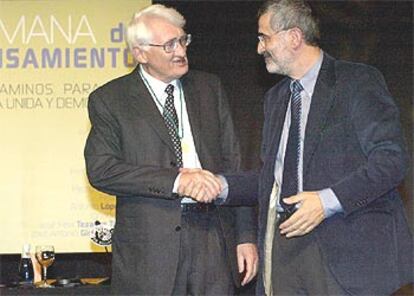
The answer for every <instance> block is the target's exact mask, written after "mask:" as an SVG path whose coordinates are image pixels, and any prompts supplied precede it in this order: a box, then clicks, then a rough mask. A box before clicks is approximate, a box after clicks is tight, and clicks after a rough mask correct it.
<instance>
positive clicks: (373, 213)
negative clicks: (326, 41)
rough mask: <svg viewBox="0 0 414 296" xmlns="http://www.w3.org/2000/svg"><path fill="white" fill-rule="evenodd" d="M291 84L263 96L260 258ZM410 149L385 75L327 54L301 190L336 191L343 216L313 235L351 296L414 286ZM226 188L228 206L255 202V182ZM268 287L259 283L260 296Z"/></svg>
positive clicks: (233, 179)
mask: <svg viewBox="0 0 414 296" xmlns="http://www.w3.org/2000/svg"><path fill="white" fill-rule="evenodd" d="M289 83H290V79H288V78H286V79H284V80H282V81H281V82H280V83H278V84H277V85H275V86H274V87H273V88H271V89H270V90H269V91H268V92H267V93H266V96H265V123H264V130H263V141H262V151H261V156H262V161H263V167H262V170H261V173H260V177H259V191H258V202H259V236H258V239H259V249H260V253H261V254H263V242H264V237H265V230H266V219H267V211H268V203H269V196H270V192H271V189H272V184H273V182H274V165H275V157H276V154H277V150H278V147H279V141H280V136H281V131H282V128H283V122H284V118H285V113H286V108H287V104H288V100H289ZM404 147H405V145H404V141H403V137H402V133H401V127H400V119H399V112H398V108H397V107H396V105H395V103H394V101H393V99H392V97H391V95H390V94H389V92H388V89H387V87H386V84H385V81H384V78H383V76H382V75H381V73H380V72H379V71H378V70H376V69H375V68H373V67H369V66H367V65H363V64H355V63H349V62H345V61H339V60H335V59H333V58H332V57H330V56H329V55H327V54H325V55H324V59H323V63H322V67H321V70H320V73H319V76H318V79H317V82H316V86H315V90H314V94H313V97H312V103H311V108H310V112H309V117H308V123H307V126H306V131H305V144H304V156H303V157H304V160H303V161H304V164H303V184H304V191H317V190H321V189H324V188H332V189H333V191H334V193H335V194H336V195H337V197H338V199H339V201H340V203H341V205H342V207H343V209H344V213H343V214H335V215H334V216H332V217H330V218H328V219H325V220H324V221H323V222H322V223H321V224H320V225H319V226H318V227H317V228H316V229H314V230H313V231H314V233H315V234H316V237H317V242H318V244H319V247H320V249H321V251H322V254H323V257H324V260H325V262H327V264H328V267H329V269H330V270H331V271H332V274H333V275H334V277H335V278H336V279H337V280H338V282H339V283H340V285H341V286H342V287H343V288H344V289H345V290H347V291H348V292H349V293H350V294H351V295H383V294H390V293H391V292H393V291H394V290H396V289H398V288H399V287H400V286H402V285H404V284H406V283H408V282H412V281H413V259H412V254H413V248H412V236H411V234H410V231H409V228H408V224H407V221H406V217H405V214H404V209H403V205H402V201H401V198H400V196H399V194H398V192H397V189H396V187H397V186H398V184H400V183H401V181H402V180H403V178H404V175H405V173H406V170H407V164H408V163H409V161H408V159H407V154H406V151H405V148H404ZM256 177H257V176H256ZM227 180H228V183H229V187H230V192H229V197H228V201H227V202H228V204H252V203H254V202H255V197H257V194H255V188H257V183H256V182H257V179H256V180H255V177H254V174H250V175H243V176H234V175H233V176H227ZM231 188H233V190H232V189H231ZM248 192H249V193H250V194H246V193H248ZM247 197H250V198H249V199H247ZM261 259H262V260H263V258H261ZM262 266H263V265H262ZM262 282H263V281H262V279H261V278H260V277H259V280H258V292H259V294H263V286H262Z"/></svg>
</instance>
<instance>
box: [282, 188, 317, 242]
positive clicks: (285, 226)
mask: <svg viewBox="0 0 414 296" xmlns="http://www.w3.org/2000/svg"><path fill="white" fill-rule="evenodd" d="M283 201H284V202H285V203H286V204H289V205H290V204H295V203H299V204H300V206H299V209H297V210H296V212H295V213H294V214H293V215H292V216H291V217H290V218H289V219H287V220H286V221H285V222H283V223H282V224H280V226H279V228H280V233H281V234H283V235H286V237H287V238H289V237H294V236H302V235H305V234H307V233H309V232H311V231H312V230H313V229H314V228H315V227H316V226H318V225H319V224H320V223H321V222H322V221H323V219H325V214H324V211H323V206H322V202H321V199H320V197H319V194H318V193H317V192H302V193H299V194H297V195H293V196H290V197H288V198H284V199H283Z"/></svg>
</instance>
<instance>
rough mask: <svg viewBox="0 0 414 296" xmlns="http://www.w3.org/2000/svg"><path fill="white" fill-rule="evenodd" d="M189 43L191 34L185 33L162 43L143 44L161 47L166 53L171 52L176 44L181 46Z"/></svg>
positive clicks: (175, 47)
mask: <svg viewBox="0 0 414 296" xmlns="http://www.w3.org/2000/svg"><path fill="white" fill-rule="evenodd" d="M190 43H191V34H185V35H182V36H180V37H177V38H174V39H171V40H168V41H167V42H165V43H164V44H152V43H149V44H145V45H149V46H156V47H162V48H163V49H164V51H165V52H166V53H171V52H173V51H175V50H176V49H177V46H178V44H180V45H181V46H182V47H187V46H188V45H189V44H190Z"/></svg>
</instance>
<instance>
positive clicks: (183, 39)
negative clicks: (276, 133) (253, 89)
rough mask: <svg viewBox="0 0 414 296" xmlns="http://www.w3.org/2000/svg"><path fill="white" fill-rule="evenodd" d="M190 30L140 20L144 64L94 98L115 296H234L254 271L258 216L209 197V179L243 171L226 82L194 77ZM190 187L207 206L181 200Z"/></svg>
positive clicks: (170, 18) (145, 14) (212, 188)
mask: <svg viewBox="0 0 414 296" xmlns="http://www.w3.org/2000/svg"><path fill="white" fill-rule="evenodd" d="M184 24H185V20H184V18H183V16H182V15H181V14H179V13H178V12H177V11H176V10H174V9H171V8H166V7H165V6H162V5H152V6H149V7H147V8H146V9H144V10H142V11H140V12H138V13H136V14H135V15H134V17H133V19H132V21H131V22H130V24H129V26H128V28H127V40H128V46H129V48H130V50H131V52H132V54H133V56H134V58H135V60H136V61H137V62H138V64H139V65H138V66H137V67H136V68H135V70H134V71H133V72H132V73H130V74H128V75H126V76H124V77H121V78H118V79H115V80H113V81H111V82H109V83H107V84H105V85H104V86H101V87H100V88H98V89H97V90H96V91H94V92H93V93H92V94H91V95H90V98H89V116H90V120H91V123H92V128H91V131H90V134H89V137H88V140H87V143H86V148H85V159H86V165H87V172H88V177H89V180H90V182H91V184H92V185H93V186H94V187H95V188H97V189H98V190H100V191H103V192H105V193H108V194H112V195H116V197H117V208H116V226H115V232H114V240H113V262H112V285H113V291H114V293H116V294H119V295H120V294H122V295H125V294H145V295H167V294H174V295H189V294H191V295H229V294H233V292H234V285H235V284H236V285H240V284H242V285H243V284H246V283H248V282H249V281H250V280H251V279H252V278H253V277H254V276H255V274H256V272H257V261H258V258H257V250H256V246H255V232H256V231H255V218H254V211H253V209H252V208H250V207H233V208H232V207H222V208H221V207H218V206H216V205H215V203H219V201H215V202H212V199H210V198H209V197H210V196H215V195H217V194H218V193H219V192H220V191H221V189H222V188H221V185H220V181H219V179H217V177H216V176H215V175H213V174H212V173H210V171H211V172H214V173H225V172H230V171H234V170H237V169H238V168H239V163H240V152H239V145H238V142H237V140H236V137H235V133H234V127H233V122H232V119H231V116H230V111H229V107H228V103H227V100H226V96H225V92H224V90H223V88H222V85H221V82H220V80H219V79H218V78H217V77H216V76H214V75H211V74H207V73H204V72H199V71H189V69H188V60H187V55H186V51H187V46H188V45H189V44H190V42H191V35H190V34H186V33H185V32H184V30H183V27H184ZM183 168H193V169H194V170H191V171H186V170H183ZM189 187H191V188H193V189H192V190H193V191H192V192H190V194H189V196H190V195H191V196H199V197H200V198H199V199H200V201H202V202H205V203H199V202H197V201H195V200H193V199H192V198H190V197H188V196H181V195H179V194H178V193H179V192H182V188H189ZM239 273H242V274H243V276H242V277H240V275H239ZM240 278H241V283H240Z"/></svg>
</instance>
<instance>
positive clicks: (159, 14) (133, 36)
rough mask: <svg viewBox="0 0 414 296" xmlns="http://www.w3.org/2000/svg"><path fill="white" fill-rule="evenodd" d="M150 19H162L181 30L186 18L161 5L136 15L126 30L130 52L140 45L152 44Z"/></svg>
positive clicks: (149, 7) (153, 6) (152, 6)
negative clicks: (147, 23)
mask: <svg viewBox="0 0 414 296" xmlns="http://www.w3.org/2000/svg"><path fill="white" fill-rule="evenodd" d="M148 18H161V19H163V20H166V21H167V22H169V23H171V24H172V25H174V26H177V27H179V28H184V25H185V19H184V17H183V16H182V15H181V14H180V13H179V12H178V11H177V10H175V9H174V8H170V7H166V6H164V5H161V4H154V5H151V6H148V7H146V8H144V9H142V10H140V11H138V12H136V13H134V15H133V17H132V19H131V21H130V22H129V24H128V27H127V29H126V42H127V44H128V47H129V49H130V50H132V48H133V47H136V46H138V45H145V44H148V43H150V41H151V38H152V33H151V30H149V28H148V26H147V25H146V22H145V20H146V19H148Z"/></svg>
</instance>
